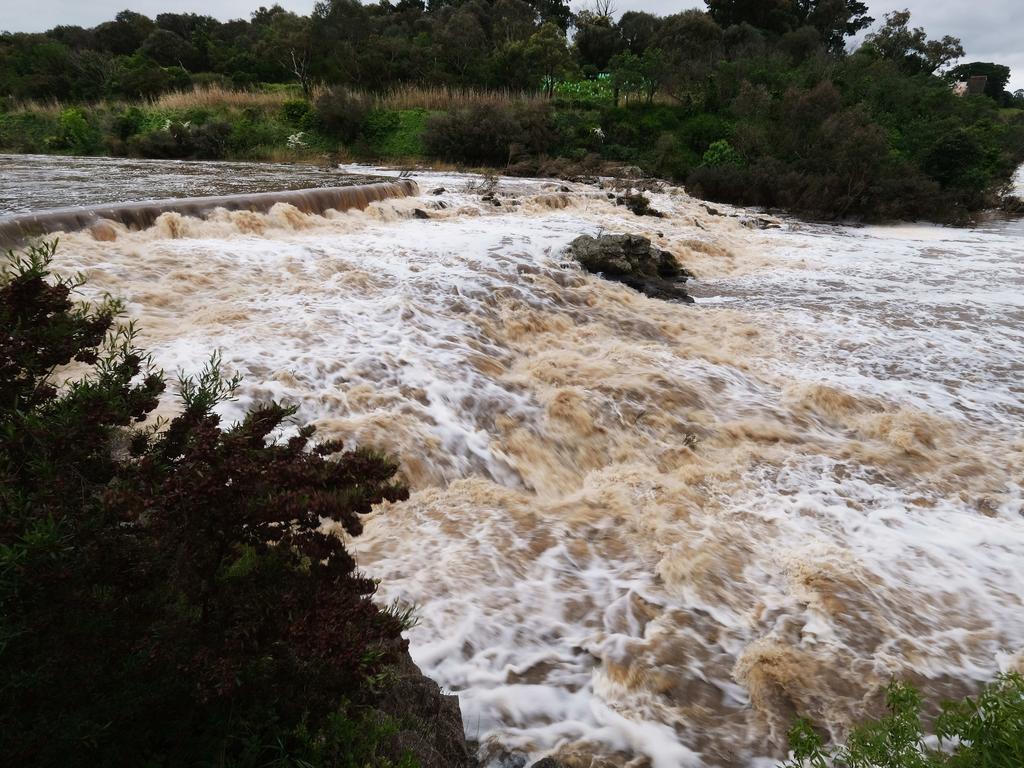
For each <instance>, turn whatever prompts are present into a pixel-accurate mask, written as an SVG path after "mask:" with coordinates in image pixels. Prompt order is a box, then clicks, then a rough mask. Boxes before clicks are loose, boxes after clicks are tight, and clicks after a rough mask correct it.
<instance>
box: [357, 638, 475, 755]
mask: <svg viewBox="0 0 1024 768" xmlns="http://www.w3.org/2000/svg"><path fill="white" fill-rule="evenodd" d="M391 672H392V674H393V675H394V681H393V685H392V686H391V687H390V688H389V689H388V691H387V692H386V693H385V694H384V696H383V698H382V699H381V700H380V701H378V702H377V703H376V705H375V708H376V709H377V710H378V711H379V712H380V713H381V714H382V715H383V716H385V717H387V718H390V719H391V720H392V721H394V722H395V723H397V724H398V727H399V730H398V732H397V733H393V734H391V735H390V736H388V737H386V738H385V739H384V740H383V741H382V742H381V743H380V744H379V745H378V748H377V749H378V754H379V755H380V756H381V757H383V758H387V759H389V760H391V761H392V762H394V763H395V764H398V763H399V761H401V760H402V758H403V757H404V756H405V755H406V754H409V755H411V756H412V757H413V758H414V759H415V760H416V763H417V765H419V766H420V768H474V767H475V766H476V760H475V758H474V757H473V756H472V755H471V754H470V750H469V746H468V744H467V743H466V738H465V735H464V731H463V727H462V713H461V711H460V710H459V699H458V697H457V696H449V695H446V694H443V693H441V689H440V688H439V687H438V685H437V683H435V682H434V681H433V680H431V679H430V678H429V677H427V676H426V675H424V674H423V673H422V672H421V671H420V669H419V667H417V666H416V664H415V663H414V662H413V660H412V658H411V657H410V656H409V653H408V651H405V650H403V651H401V652H399V653H398V662H397V664H396V665H395V666H394V667H393V668H392V669H391Z"/></svg>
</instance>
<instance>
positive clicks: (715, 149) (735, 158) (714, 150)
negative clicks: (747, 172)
mask: <svg viewBox="0 0 1024 768" xmlns="http://www.w3.org/2000/svg"><path fill="white" fill-rule="evenodd" d="M702 161H703V164H704V165H706V166H710V167H712V168H717V167H719V166H722V165H742V164H743V156H742V155H740V153H739V152H737V151H736V150H735V149H734V148H733V146H732V144H730V143H729V142H728V141H727V140H725V139H719V140H718V141H713V142H711V145H710V146H709V147H708V149H707V151H706V152H705V153H704V157H703V158H702Z"/></svg>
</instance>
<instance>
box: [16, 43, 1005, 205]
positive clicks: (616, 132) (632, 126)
mask: <svg viewBox="0 0 1024 768" xmlns="http://www.w3.org/2000/svg"><path fill="white" fill-rule="evenodd" d="M887 74H889V75H893V76H892V77H890V78H889V80H888V84H887V81H886V79H885V76H886V75H887ZM832 76H833V79H834V80H836V81H837V82H838V83H839V84H838V85H837V84H834V83H833V80H831V79H830V80H821V81H820V82H818V83H816V84H814V85H813V86H810V87H799V88H798V87H796V86H791V87H788V88H786V89H784V90H783V89H777V90H776V91H775V92H774V93H773V92H771V91H769V90H768V89H767V88H763V87H755V86H752V85H750V82H749V81H746V80H744V82H743V83H742V84H740V85H738V86H737V88H738V95H737V96H736V97H735V98H733V99H731V100H729V101H727V102H722V103H719V104H717V105H711V104H704V105H701V106H700V107H698V106H696V105H693V104H690V105H686V106H684V105H682V104H679V103H676V102H671V101H669V100H664V99H660V100H659V99H655V100H652V101H650V102H647V101H646V100H643V99H634V100H633V101H625V100H619V99H616V98H614V97H613V95H612V92H611V90H610V89H609V88H604V89H602V88H588V89H572V88H562V89H560V90H559V91H556V93H555V94H554V95H553V96H552V97H550V98H549V97H544V96H541V95H537V94H526V93H519V92H514V91H501V90H497V91H494V90H492V91H488V90H473V89H450V90H449V89H443V88H420V87H414V86H408V87H403V88H399V89H396V90H394V91H391V92H389V93H387V94H383V95H381V94H370V93H365V92H360V91H356V90H349V89H341V88H335V89H319V90H314V91H313V92H312V93H311V95H310V97H309V98H305V97H303V96H302V94H301V92H300V91H299V90H298V89H297V88H292V87H283V86H275V87H270V88H266V89H262V90H242V91H238V90H227V89H222V88H212V89H196V90H190V91H181V92H173V93H168V94H165V95H163V96H161V97H159V98H155V99H153V100H149V101H140V102H123V101H112V102H110V101H108V102H98V103H94V104H84V105H69V104H61V103H56V102H51V103H32V102H29V103H20V104H12V105H9V106H8V108H7V109H6V111H2V112H0V151H5V152H15V153H64V154H76V155H114V156H131V157H147V158H176V159H198V160H217V159H243V160H272V161H285V162H335V161H338V160H358V161H367V162H383V163H397V164H401V163H430V162H438V161H444V162H447V163H454V164H457V165H464V166H468V167H487V168H495V169H502V170H505V171H506V172H509V173H513V174H519V175H539V174H543V175H554V176H572V175H578V174H583V173H594V172H598V171H607V170H608V169H609V168H614V167H618V168H622V167H631V168H636V169H639V170H640V171H641V172H643V173H645V174H648V175H653V176H659V177H662V178H666V179H670V180H673V181H676V182H679V183H685V184H687V185H688V187H689V188H690V190H691V191H692V192H694V193H695V194H697V195H699V196H703V197H706V198H708V199H712V200H720V201H724V202H733V203H739V204H747V205H758V206H765V207H770V208H781V209H784V210H789V211H793V212H797V213H804V214H808V215H812V216H820V217H827V218H843V217H854V218H863V219H875V220H886V219H898V218H927V219H934V220H952V219H958V218H964V217H966V216H968V215H969V214H970V212H972V211H974V210H978V209H981V208H984V207H987V206H992V205H995V204H997V202H998V195H999V193H1000V191H1001V189H1002V188H1003V187H1004V185H1005V184H1006V183H1007V182H1008V180H1009V179H1010V177H1011V175H1012V173H1013V171H1014V169H1015V168H1016V167H1017V166H1018V165H1019V164H1020V163H1021V162H1024V111H1022V110H1016V109H1000V108H999V107H998V106H997V105H996V104H995V103H994V102H992V101H991V100H990V99H986V98H984V97H981V98H968V99H960V98H957V97H955V96H953V95H952V94H951V93H950V92H949V90H948V88H946V87H945V86H943V85H942V84H941V83H940V82H938V81H935V80H934V79H931V80H928V79H922V80H920V81H917V82H914V83H913V87H908V88H904V89H903V91H901V92H896V91H895V90H894V88H895V85H896V84H899V83H904V84H905V83H906V78H897V77H895V76H894V73H893V72H891V71H890V70H889V69H887V66H886V64H885V63H884V62H877V61H858V60H857V57H856V56H854V57H850V58H849V59H848V63H847V64H846V66H845V70H844V71H843V72H839V73H835V72H834V73H832ZM840 76H841V79H840Z"/></svg>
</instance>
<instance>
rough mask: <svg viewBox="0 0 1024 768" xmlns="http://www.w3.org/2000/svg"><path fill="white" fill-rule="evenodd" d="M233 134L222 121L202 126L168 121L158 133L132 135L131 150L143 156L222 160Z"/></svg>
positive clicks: (134, 153) (227, 124)
mask: <svg viewBox="0 0 1024 768" xmlns="http://www.w3.org/2000/svg"><path fill="white" fill-rule="evenodd" d="M234 131H235V127H234V126H232V125H231V124H230V123H227V122H224V121H220V120H215V121H211V122H208V123H203V124H200V125H193V124H191V123H190V122H174V121H170V120H168V121H167V124H166V125H165V126H164V127H162V128H160V129H159V130H155V131H150V132H148V133H144V134H138V135H135V136H132V137H131V138H130V139H129V141H128V150H129V152H130V153H131V154H133V155H137V156H140V157H154V158H173V159H179V160H182V159H193V160H220V159H223V158H224V157H226V156H227V154H228V149H229V147H230V143H231V141H232V139H233V138H234Z"/></svg>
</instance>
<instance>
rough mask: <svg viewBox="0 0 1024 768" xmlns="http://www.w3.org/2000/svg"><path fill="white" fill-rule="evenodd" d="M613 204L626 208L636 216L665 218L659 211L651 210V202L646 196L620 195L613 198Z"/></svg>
mask: <svg viewBox="0 0 1024 768" xmlns="http://www.w3.org/2000/svg"><path fill="white" fill-rule="evenodd" d="M615 204H616V205H624V206H626V207H627V208H628V209H629V210H631V211H632V212H633V213H635V214H636V215H637V216H656V217H657V218H659V219H660V218H663V217H664V216H665V214H664V213H662V212H661V211H658V210H655V209H654V208H651V200H650V198H649V197H647V196H646V195H641V194H635V195H620V196H619V197H617V198H615Z"/></svg>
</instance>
